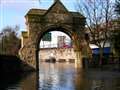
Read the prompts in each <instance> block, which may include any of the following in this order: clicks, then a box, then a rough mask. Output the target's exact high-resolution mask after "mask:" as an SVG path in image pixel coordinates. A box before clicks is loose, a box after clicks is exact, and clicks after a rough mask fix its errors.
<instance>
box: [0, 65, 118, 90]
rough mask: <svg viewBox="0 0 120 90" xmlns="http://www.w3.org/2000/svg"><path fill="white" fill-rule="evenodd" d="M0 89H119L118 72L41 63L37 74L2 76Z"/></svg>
mask: <svg viewBox="0 0 120 90" xmlns="http://www.w3.org/2000/svg"><path fill="white" fill-rule="evenodd" d="M0 90H120V72H118V71H105V70H102V71H101V70H97V69H94V70H93V69H90V70H80V69H76V68H75V67H74V63H41V64H40V71H39V73H38V74H36V73H31V74H29V75H24V74H23V75H10V76H9V77H8V76H7V77H6V76H2V77H1V78H0Z"/></svg>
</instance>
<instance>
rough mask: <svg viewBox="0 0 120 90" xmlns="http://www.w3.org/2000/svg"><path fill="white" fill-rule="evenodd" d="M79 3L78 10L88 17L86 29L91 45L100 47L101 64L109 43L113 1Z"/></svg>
mask: <svg viewBox="0 0 120 90" xmlns="http://www.w3.org/2000/svg"><path fill="white" fill-rule="evenodd" d="M77 1H78V10H79V12H82V14H83V15H85V17H86V21H87V22H86V29H87V32H89V35H90V41H91V43H93V44H95V45H97V46H98V47H99V55H100V64H101V63H102V59H103V51H104V47H105V44H107V43H108V42H109V37H110V31H111V28H112V19H113V15H114V13H113V11H114V9H113V2H112V0H84V1H83V2H82V4H81V1H80V0H77Z"/></svg>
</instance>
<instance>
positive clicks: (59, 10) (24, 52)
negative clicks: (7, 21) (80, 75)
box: [19, 0, 85, 69]
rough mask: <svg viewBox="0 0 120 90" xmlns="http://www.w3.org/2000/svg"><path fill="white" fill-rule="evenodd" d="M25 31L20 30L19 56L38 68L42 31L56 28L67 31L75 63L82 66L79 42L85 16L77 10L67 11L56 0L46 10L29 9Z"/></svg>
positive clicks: (82, 38)
mask: <svg viewBox="0 0 120 90" xmlns="http://www.w3.org/2000/svg"><path fill="white" fill-rule="evenodd" d="M25 18H26V25H27V31H26V32H22V39H21V43H22V46H21V49H20V51H19V53H20V58H21V59H22V60H23V61H24V62H26V63H27V64H29V65H30V66H32V67H34V68H35V69H38V64H39V62H38V61H39V60H38V54H37V53H38V51H39V42H40V39H41V37H42V36H43V34H44V33H46V32H48V31H50V30H52V29H57V30H59V31H62V32H65V33H67V34H68V35H69V36H70V37H71V39H72V41H73V48H74V51H75V53H76V61H75V63H76V65H77V66H78V67H82V63H81V59H82V51H81V42H83V41H85V39H84V26H85V17H84V16H83V15H81V14H80V13H78V12H69V11H68V10H67V9H66V8H65V7H64V5H63V4H62V3H61V2H60V1H59V0H58V1H56V2H55V3H54V4H53V5H52V6H51V7H50V8H49V9H48V10H41V9H31V10H30V11H29V12H28V13H27V14H26V16H25Z"/></svg>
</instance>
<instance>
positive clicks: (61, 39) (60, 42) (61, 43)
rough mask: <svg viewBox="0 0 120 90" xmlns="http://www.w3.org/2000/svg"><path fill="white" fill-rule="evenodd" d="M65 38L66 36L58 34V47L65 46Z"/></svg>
mask: <svg viewBox="0 0 120 90" xmlns="http://www.w3.org/2000/svg"><path fill="white" fill-rule="evenodd" d="M65 39H66V36H58V37H57V46H58V48H61V47H64V46H65Z"/></svg>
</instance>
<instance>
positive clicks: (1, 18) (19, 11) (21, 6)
mask: <svg viewBox="0 0 120 90" xmlns="http://www.w3.org/2000/svg"><path fill="white" fill-rule="evenodd" d="M53 1H54V0H40V2H39V0H0V30H2V29H3V28H4V27H6V26H12V27H14V26H15V25H18V26H19V27H20V31H24V30H26V26H25V18H24V16H25V15H26V13H27V12H28V11H29V9H31V8H40V9H48V8H49V7H50V6H51V5H52V4H53ZM61 2H63V4H64V5H65V6H66V8H67V9H68V10H70V11H75V10H76V9H75V3H76V0H61Z"/></svg>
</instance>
